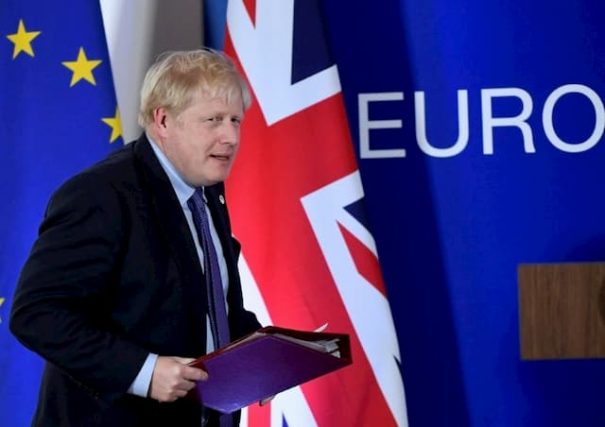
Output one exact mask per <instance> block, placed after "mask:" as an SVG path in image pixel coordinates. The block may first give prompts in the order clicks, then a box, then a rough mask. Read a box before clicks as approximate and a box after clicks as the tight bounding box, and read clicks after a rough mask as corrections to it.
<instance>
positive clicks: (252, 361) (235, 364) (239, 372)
mask: <svg viewBox="0 0 605 427" xmlns="http://www.w3.org/2000/svg"><path fill="white" fill-rule="evenodd" d="M351 362H352V360H351V347H350V341H349V336H348V335H346V334H337V333H328V332H308V331H297V330H294V329H286V328H280V327H276V326H267V327H264V328H261V329H259V330H258V331H256V332H253V333H252V334H250V335H248V336H245V337H243V338H241V339H239V340H237V341H235V342H233V343H231V344H229V345H228V346H226V347H223V348H221V349H218V350H216V351H214V352H212V353H209V354H207V355H205V356H203V357H200V358H199V359H196V360H195V361H193V362H192V363H191V365H192V366H196V367H199V368H201V369H203V370H205V371H206V372H208V380H206V381H199V382H198V383H197V385H196V388H195V389H194V390H193V391H192V392H191V393H190V396H189V397H192V398H196V399H198V400H199V401H200V402H201V403H202V404H203V405H204V406H207V407H209V408H212V409H215V410H217V411H220V412H223V413H231V412H234V411H237V410H239V409H241V408H243V407H246V406H248V405H250V404H252V403H255V402H259V401H260V400H262V399H265V398H268V397H271V396H274V395H276V394H278V393H279V392H282V391H284V390H287V389H289V388H292V387H295V386H297V385H300V384H302V383H305V382H307V381H310V380H312V379H315V378H318V377H320V376H322V375H325V374H328V373H330V372H333V371H335V370H337V369H340V368H343V367H345V366H347V365H350V364H351Z"/></svg>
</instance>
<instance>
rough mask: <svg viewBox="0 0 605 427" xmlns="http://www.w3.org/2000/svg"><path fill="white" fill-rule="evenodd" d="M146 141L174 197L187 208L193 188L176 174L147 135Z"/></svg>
mask: <svg viewBox="0 0 605 427" xmlns="http://www.w3.org/2000/svg"><path fill="white" fill-rule="evenodd" d="M147 139H148V140H149V142H150V143H151V148H152V149H153V152H154V153H155V155H156V157H157V158H158V160H159V161H160V165H162V169H164V172H166V175H168V179H169V180H170V183H171V184H172V187H173V188H174V192H175V193H176V197H177V198H178V199H179V203H180V204H181V206H183V207H184V206H187V200H189V199H190V198H191V196H193V193H194V192H195V187H192V186H191V185H189V184H187V183H186V182H185V180H184V179H183V178H182V177H181V175H180V174H179V173H178V172H177V170H176V168H175V167H174V165H173V164H172V163H170V160H168V158H167V157H166V155H165V154H164V153H163V152H162V150H160V147H158V146H157V144H156V142H155V141H154V140H153V139H151V138H150V137H149V135H148V134H147Z"/></svg>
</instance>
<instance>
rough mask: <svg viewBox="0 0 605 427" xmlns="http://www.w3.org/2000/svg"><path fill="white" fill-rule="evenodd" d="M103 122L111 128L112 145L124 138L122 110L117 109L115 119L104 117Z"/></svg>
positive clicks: (110, 140) (110, 138) (110, 139)
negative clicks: (121, 137) (121, 118)
mask: <svg viewBox="0 0 605 427" xmlns="http://www.w3.org/2000/svg"><path fill="white" fill-rule="evenodd" d="M101 120H103V123H105V124H106V125H107V126H109V127H110V128H111V136H110V137H109V143H110V144H111V143H112V142H115V140H116V139H118V138H119V137H120V136H122V120H120V110H119V109H118V108H116V115H115V116H114V117H104V118H102V119H101Z"/></svg>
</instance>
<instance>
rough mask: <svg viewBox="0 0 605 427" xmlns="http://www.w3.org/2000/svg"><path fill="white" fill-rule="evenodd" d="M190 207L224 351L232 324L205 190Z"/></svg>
mask: <svg viewBox="0 0 605 427" xmlns="http://www.w3.org/2000/svg"><path fill="white" fill-rule="evenodd" d="M187 205H188V206H189V209H190V210H191V214H192V216H193V223H194V224H195V229H196V230H197V236H198V239H199V241H200V245H201V247H202V251H203V252H204V276H205V277H206V292H207V295H208V314H209V317H210V330H211V331H212V338H213V340H214V347H215V348H221V347H223V346H225V345H227V344H229V341H230V338H229V322H228V320H227V307H226V302H225V292H224V290H223V283H222V280H221V270H220V268H219V265H218V256H217V254H216V248H215V247H214V242H213V241H212V236H211V234H210V224H209V220H208V215H207V213H206V203H205V202H204V189H203V188H197V189H196V190H195V193H193V196H191V198H190V199H189V200H187ZM219 425H220V427H231V426H233V417H232V416H231V415H229V414H220V415H219Z"/></svg>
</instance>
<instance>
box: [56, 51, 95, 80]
mask: <svg viewBox="0 0 605 427" xmlns="http://www.w3.org/2000/svg"><path fill="white" fill-rule="evenodd" d="M101 62H102V61H101V60H99V59H91V60H89V59H88V58H87V57H86V52H84V48H83V47H81V48H80V51H79V52H78V59H76V60H75V61H64V62H62V64H63V65H65V66H66V67H67V68H69V69H70V70H71V71H73V75H72V76H71V83H70V84H69V87H72V86H73V85H75V84H76V83H78V82H79V81H80V80H82V79H84V80H86V81H87V82H89V83H90V84H92V85H96V84H97V82H96V81H95V76H94V75H93V74H92V70H94V69H95V68H96V67H98V66H99V65H100V64H101Z"/></svg>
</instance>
